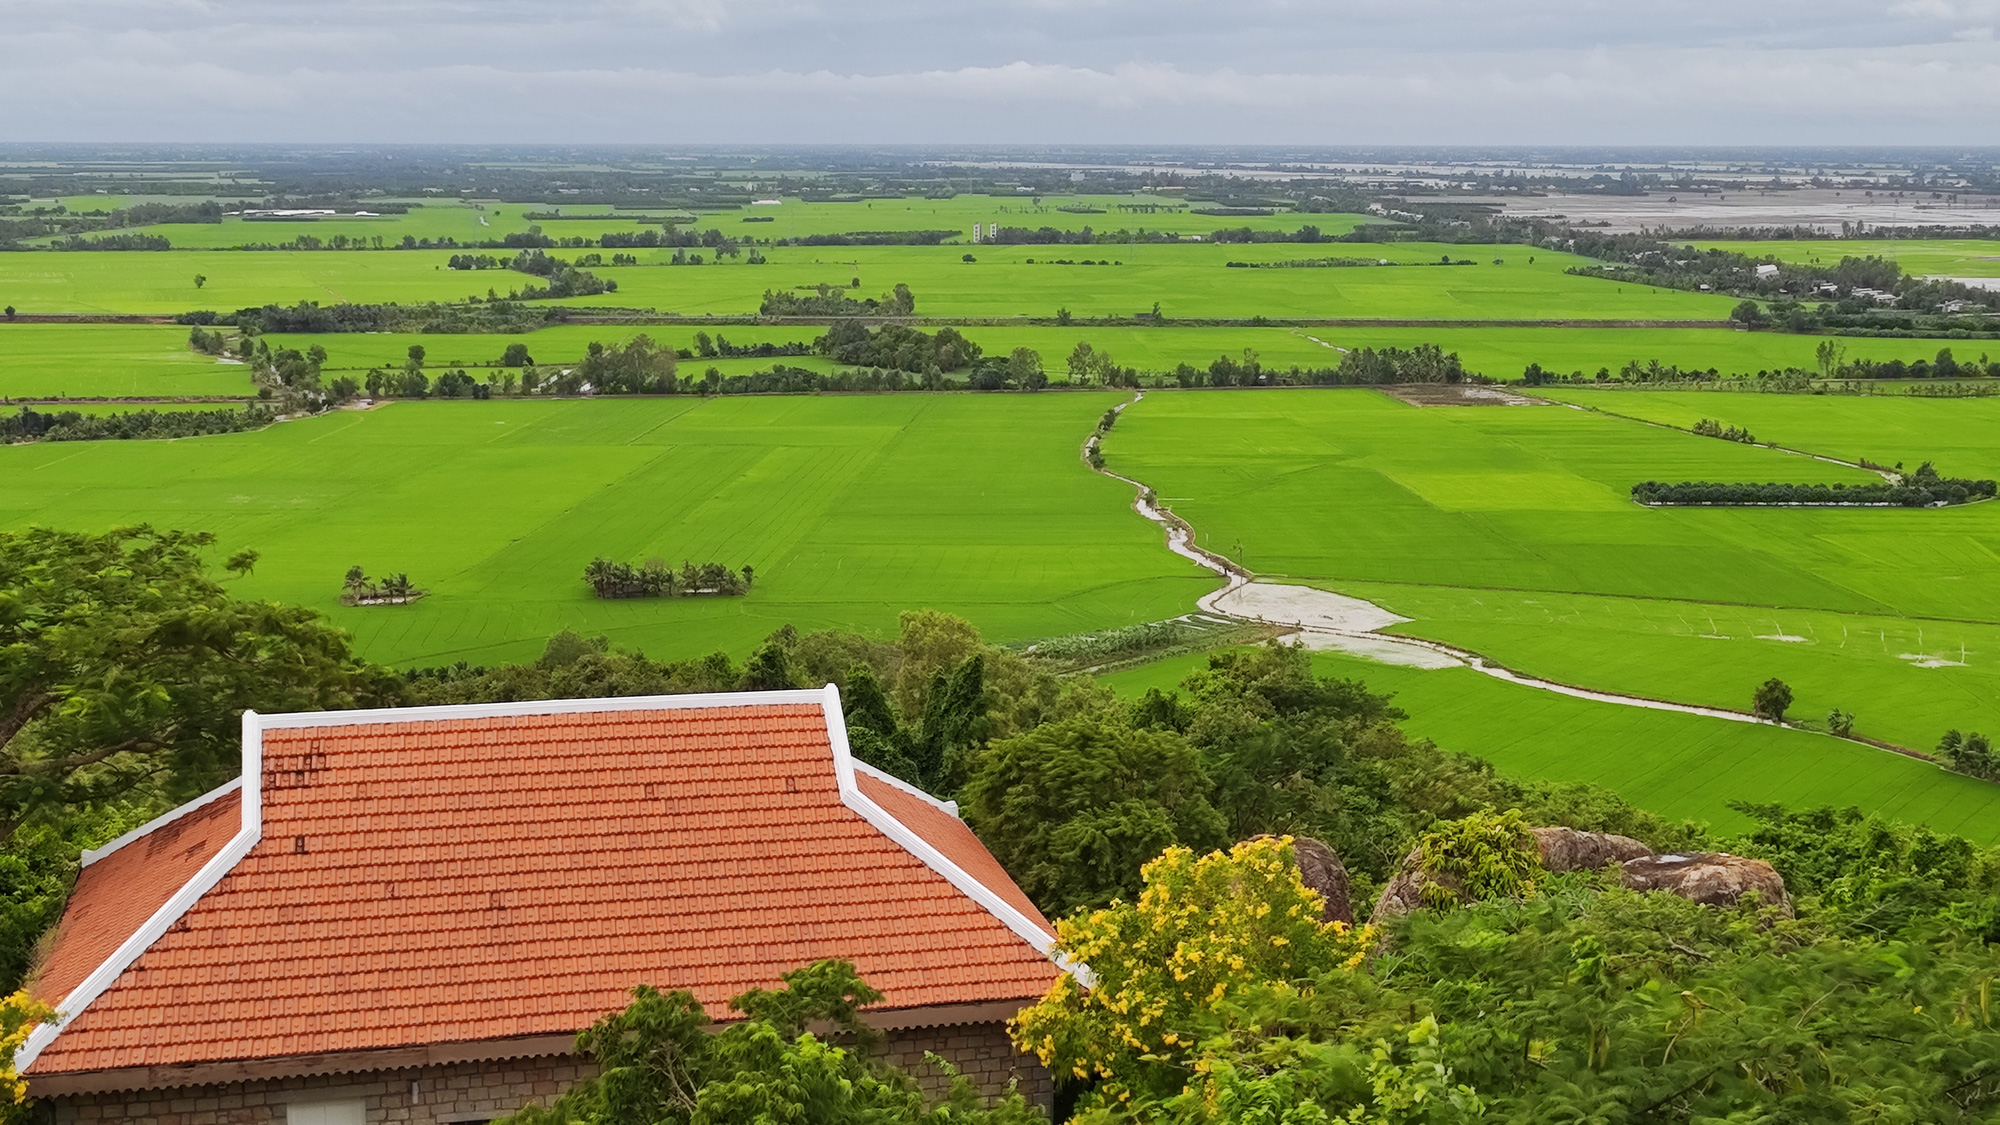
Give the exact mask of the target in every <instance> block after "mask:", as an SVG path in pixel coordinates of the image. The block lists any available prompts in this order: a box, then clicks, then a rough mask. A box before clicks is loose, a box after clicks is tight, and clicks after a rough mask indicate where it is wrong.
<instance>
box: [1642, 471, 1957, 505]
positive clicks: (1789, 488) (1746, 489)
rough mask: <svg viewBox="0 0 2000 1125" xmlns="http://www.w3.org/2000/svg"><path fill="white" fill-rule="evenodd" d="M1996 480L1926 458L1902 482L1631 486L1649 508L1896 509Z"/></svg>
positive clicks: (1951, 500)
mask: <svg viewBox="0 0 2000 1125" xmlns="http://www.w3.org/2000/svg"><path fill="white" fill-rule="evenodd" d="M1994 487H1995V486H1994V482H1993V481H1990V480H1965V479H1961V478H1948V477H1940V476H1938V475H1937V471H1936V470H1935V469H1933V468H1932V467H1931V465H1930V463H1929V462H1925V463H1924V464H1923V465H1921V466H1919V467H1918V469H1917V471H1916V472H1915V473H1913V474H1911V475H1910V477H1909V478H1908V479H1906V480H1904V481H1903V482H1902V483H1898V484H1890V483H1887V482H1881V483H1875V484H1845V483H1842V484H1775V483H1773V484H1719V483H1715V482H1709V481H1683V482H1682V483H1680V484H1665V483H1662V482H1660V481H1645V482H1643V483H1641V484H1635V485H1633V486H1632V499H1633V500H1635V501H1637V502H1639V503H1641V504H1646V505H1649V506H1653V507H1675V506H1683V505H1690V506H1692V505H1712V506H1715V507H1733V506H1758V505H1789V506H1803V507H1825V506H1845V505H1856V504H1862V505H1871V506H1879V507H1896V508H1928V507H1943V506H1949V505H1956V504H1965V503H1970V502H1972V501H1975V500H1990V499H1992V498H1993V496H1994Z"/></svg>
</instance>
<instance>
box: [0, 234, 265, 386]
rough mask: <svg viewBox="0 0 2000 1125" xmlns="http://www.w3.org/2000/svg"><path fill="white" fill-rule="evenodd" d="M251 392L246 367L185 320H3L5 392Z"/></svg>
mask: <svg viewBox="0 0 2000 1125" xmlns="http://www.w3.org/2000/svg"><path fill="white" fill-rule="evenodd" d="M17 256H25V255H17ZM254 393H256V388H254V387H252V386H251V385H250V375H249V368H247V367H245V366H244V365H242V364H240V363H229V362H226V361H223V360H219V359H216V358H215V357H213V356H206V355H202V354H200V353H199V352H196V351H194V350H192V349H191V348H189V347H188V330H187V329H185V328H180V327H176V326H172V325H151V324H5V323H0V399H4V398H127V397H145V398H157V397H171V396H174V395H240V396H248V395H251V394H254Z"/></svg>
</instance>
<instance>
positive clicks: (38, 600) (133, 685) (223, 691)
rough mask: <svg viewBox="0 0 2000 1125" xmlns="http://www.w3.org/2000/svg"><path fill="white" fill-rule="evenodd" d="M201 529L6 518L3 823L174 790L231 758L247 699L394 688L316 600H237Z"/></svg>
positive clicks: (281, 705) (212, 774)
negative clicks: (13, 527)
mask: <svg viewBox="0 0 2000 1125" xmlns="http://www.w3.org/2000/svg"><path fill="white" fill-rule="evenodd" d="M213 542H214V537H213V536H211V535H209V534H207V533H205V532H185V531H157V530H155V529H153V528H152V527H149V526H146V525H139V526H136V527H127V528H119V529H117V530H114V531H110V532H107V533H105V534H102V535H91V534H85V533H79V532H69V531H56V530H52V529H48V528H30V529H29V530H27V531H20V532H4V533H0V837H9V836H11V835H12V833H13V832H14V830H15V829H16V828H17V827H19V826H20V824H21V823H22V821H23V820H24V819H26V818H27V817H28V816H29V815H30V814H32V813H34V812H35V811H37V810H38V809H41V808H44V807H48V806H60V805H83V804H90V803H93V802H98V801H103V800H109V799H114V798H118V797H121V796H123V795H126V794H128V793H130V792H132V791H133V790H134V789H137V788H140V787H150V788H152V789H155V790H157V792H158V793H159V794H160V796H162V797H163V798H167V799H173V798H179V797H185V796H189V795H192V794H193V793H197V792H200V791H202V790H204V789H207V788H209V787H211V786H213V785H214V784H216V783H217V782H219V781H220V780H221V779H222V778H224V777H226V776H228V775H229V774H230V773H231V772H233V771H234V770H235V769H236V766H237V762H238V760H239V759H238V754H239V751H240V735H241V731H240V726H239V723H238V717H239V716H240V715H241V714H242V713H243V711H244V710H245V709H249V708H255V709H257V710H260V711H313V710H321V709H327V708H346V707H355V706H360V705H366V704H380V703H387V702H393V701H394V700H395V699H396V698H397V697H398V695H399V688H398V686H397V680H396V678H395V676H394V675H393V674H392V673H390V672H388V671H386V670H384V669H379V668H375V667H373V666H370V665H367V664H365V663H363V662H362V661H361V660H359V659H358V658H356V657H355V656H354V655H353V653H352V652H351V651H350V650H349V648H348V641H347V635H346V634H345V633H342V632H341V631H339V630H338V629H335V628H334V627H333V626H331V625H329V624H328V623H327V622H326V621H325V620H324V619H322V618H321V617H320V616H319V615H318V614H317V613H315V612H313V611H312V610H309V609H302V608H298V607H294V606H283V605H278V604H276V603H273V602H256V601H238V600H236V599H233V598H231V597H230V596H229V595H228V593H227V592H226V591H224V590H223V588H222V587H221V586H220V585H218V584H217V583H216V582H215V581H214V580H212V579H211V578H209V576H208V575H207V573H206V572H205V568H204V566H203V563H202V558H201V552H202V549H203V548H205V547H208V546H210V545H211V544H212V543H213Z"/></svg>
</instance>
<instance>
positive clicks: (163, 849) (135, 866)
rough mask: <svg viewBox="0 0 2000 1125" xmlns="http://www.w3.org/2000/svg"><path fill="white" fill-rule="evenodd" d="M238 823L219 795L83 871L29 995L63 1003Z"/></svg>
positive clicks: (231, 795) (227, 798)
mask: <svg viewBox="0 0 2000 1125" xmlns="http://www.w3.org/2000/svg"><path fill="white" fill-rule="evenodd" d="M242 819H243V804H242V800H241V794H240V793H238V792H234V791H232V792H228V793H224V794H222V795H221V796H220V797H218V798H216V799H215V800H212V801H209V802H208V803H207V804H204V805H202V806H200V807H199V808H195V809H192V810H190V811H187V812H184V813H182V814H181V815H179V816H177V817H175V818H174V819H172V820H170V821H168V822H167V823H165V824H159V825H157V826H156V827H154V828H153V830H152V831H151V832H148V833H146V834H145V835H144V836H142V837H140V838H139V839H137V840H134V841H132V842H131V843H129V844H127V845H125V846H123V847H120V848H118V849H117V850H116V851H113V852H111V853H110V854H108V855H105V856H103V857H101V858H99V859H98V860H97V861H96V862H94V863H91V864H88V865H87V866H85V867H84V869H83V871H82V872H81V873H79V874H78V875H77V879H76V888H75V890H74V891H73V892H71V894H70V898H69V905H68V906H67V907H66V908H65V909H64V911H63V917H62V923H61V925H60V926H59V927H58V928H57V932H56V938H55V940H54V941H53V942H52V943H51V944H50V947H49V953H48V956H47V957H46V958H44V959H43V960H42V962H41V964H40V965H39V966H38V967H37V968H36V970H35V974H34V977H33V979H31V980H30V981H29V982H28V991H29V992H30V993H32V994H33V995H34V996H35V998H36V999H38V1000H41V1001H42V1002H43V1003H46V1004H50V1005H55V1004H59V1003H61V1002H62V999H63V998H64V997H66V996H68V995H69V994H70V992H72V991H73V990H74V989H75V988H76V986H77V985H79V984H82V983H83V978H85V977H87V976H89V975H90V974H91V973H92V972H93V971H95V970H96V968H97V967H98V966H99V965H101V964H103V963H104V961H105V959H106V958H108V957H110V956H111V955H112V954H113V953H114V952H116V951H117V949H118V947H119V946H120V945H122V944H124V942H125V939H127V938H129V937H131V936H132V935H133V934H135V933H137V932H138V931H139V927H140V926H141V925H143V924H144V923H145V921H146V919H148V918H151V917H152V916H153V913H154V912H155V911H157V910H159V909H160V907H162V906H164V905H166V902H167V900H168V899H170V898H172V897H173V895H174V892H175V891H177V890H180V889H181V887H182V886H183V885H185V884H186V883H187V881H188V880H189V879H192V878H194V875H195V872H197V871H200V870H201V868H202V865H203V864H206V863H207V862H208V861H209V860H210V859H212V858H214V856H215V853H216V852H219V851H221V850H222V846H223V845H224V844H226V843H228V842H229V838H230V837H231V836H234V835H235V834H236V829H237V826H238V825H239V824H240V823H241V821H242Z"/></svg>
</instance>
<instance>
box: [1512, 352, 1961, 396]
mask: <svg viewBox="0 0 2000 1125" xmlns="http://www.w3.org/2000/svg"><path fill="white" fill-rule="evenodd" d="M1815 355H1816V357H1817V363H1816V364H1815V365H1814V367H1813V368H1810V369H1808V368H1803V367H1786V368H1780V369H1776V370H1763V369H1760V370H1758V371H1756V372H1725V371H1722V370H1721V369H1719V368H1715V367H1710V368H1707V369H1705V370H1704V369H1701V368H1693V367H1679V366H1677V365H1675V364H1671V363H1661V362H1660V361H1659V360H1657V359H1652V360H1645V361H1640V360H1636V359H1634V360H1628V361H1626V363H1625V365H1624V366H1622V367H1620V368H1618V369H1617V370H1616V371H1613V370H1612V369H1611V368H1609V367H1600V368H1598V369H1597V373H1596V374H1595V375H1589V374H1585V373H1584V372H1582V371H1573V372H1570V373H1568V374H1564V373H1561V372H1557V371H1550V370H1546V369H1544V368H1543V367H1542V365H1541V364H1539V363H1531V364H1529V365H1528V366H1527V368H1526V369H1525V370H1523V371H1522V373H1521V379H1522V381H1523V382H1524V383H1527V384H1528V385H1530V386H1539V385H1543V384H1548V383H1591V382H1596V383H1605V382H1614V381H1615V382H1620V383H1720V382H1754V383H1771V384H1797V385H1799V386H1800V387H1801V389H1803V388H1805V387H1807V386H1809V385H1811V384H1812V383H1813V382H1814V381H1815V380H1891V379H1893V380H1904V379H1966V378H1973V379H1976V378H1980V377H1982V376H1985V377H1993V376H1996V375H2000V361H1988V360H1987V359H1986V358H1985V357H1984V356H1981V357H1980V358H1979V359H1974V360H1963V361H1961V360H1958V359H1956V358H1954V357H1953V355H1952V349H1950V348H1940V349H1938V353H1937V356H1936V357H1935V358H1934V359H1930V360H1924V359H1919V360H1915V361H1910V362H1905V361H1904V360H1900V359H1890V360H1874V359H1853V360H1850V359H1848V358H1847V351H1846V349H1845V348H1843V347H1841V346H1840V345H1839V344H1837V343H1835V342H1834V341H1832V340H1822V341H1820V343H1819V346H1818V347H1817V348H1816V349H1815Z"/></svg>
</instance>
